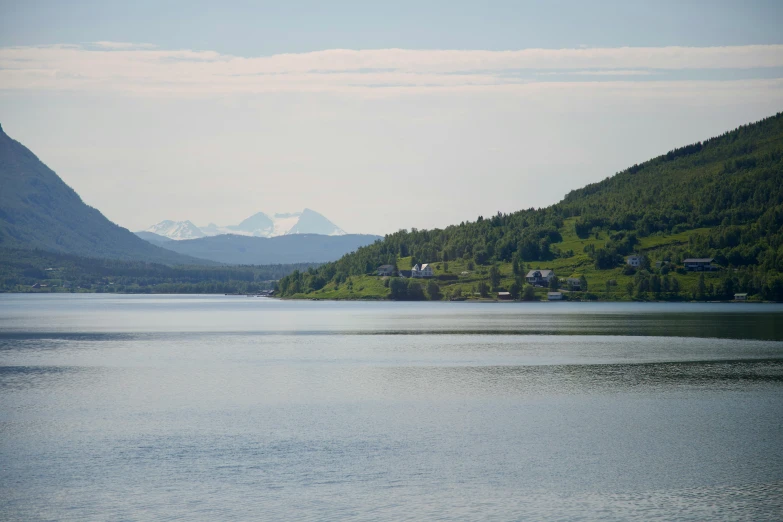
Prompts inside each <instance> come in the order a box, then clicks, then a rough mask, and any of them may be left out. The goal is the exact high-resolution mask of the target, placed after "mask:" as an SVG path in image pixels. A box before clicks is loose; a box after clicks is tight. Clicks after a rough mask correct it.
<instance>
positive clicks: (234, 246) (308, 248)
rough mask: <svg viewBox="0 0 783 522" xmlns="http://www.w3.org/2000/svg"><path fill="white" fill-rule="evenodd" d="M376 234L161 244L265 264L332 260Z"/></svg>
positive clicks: (183, 251)
mask: <svg viewBox="0 0 783 522" xmlns="http://www.w3.org/2000/svg"><path fill="white" fill-rule="evenodd" d="M378 239H380V237H379V236H372V235H364V234H345V235H342V236H325V235H318V234H290V235H284V236H278V237H271V238H264V237H249V236H239V235H232V234H221V235H219V236H213V237H204V238H201V239H191V240H183V241H169V242H167V243H163V245H164V246H165V248H169V249H171V250H173V251H175V252H179V253H180V254H185V255H188V256H195V257H199V258H203V259H211V260H213V261H217V262H219V263H228V264H239V265H268V264H285V263H321V262H326V261H334V260H335V259H338V258H340V257H341V256H343V255H345V254H347V253H348V252H352V251H354V250H356V249H357V248H359V247H362V246H366V245H369V244H371V243H373V242H374V241H377V240H378Z"/></svg>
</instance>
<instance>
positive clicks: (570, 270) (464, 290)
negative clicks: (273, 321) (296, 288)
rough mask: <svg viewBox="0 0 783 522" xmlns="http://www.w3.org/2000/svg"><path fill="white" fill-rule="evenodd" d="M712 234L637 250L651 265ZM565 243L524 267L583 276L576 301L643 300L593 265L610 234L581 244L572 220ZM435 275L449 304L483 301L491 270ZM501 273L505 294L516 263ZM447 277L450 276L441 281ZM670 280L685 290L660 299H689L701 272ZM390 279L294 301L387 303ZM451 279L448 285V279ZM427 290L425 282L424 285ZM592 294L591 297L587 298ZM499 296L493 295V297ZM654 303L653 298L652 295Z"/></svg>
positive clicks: (457, 263)
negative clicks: (592, 253)
mask: <svg viewBox="0 0 783 522" xmlns="http://www.w3.org/2000/svg"><path fill="white" fill-rule="evenodd" d="M708 230H709V229H695V230H689V231H687V232H682V233H679V234H672V235H659V236H650V237H645V238H641V239H640V243H639V245H638V247H637V249H636V250H637V251H638V252H639V253H641V254H643V255H645V256H647V257H648V258H649V259H650V260H651V261H652V263H653V264H654V263H655V261H657V260H659V259H660V258H661V257H662V256H663V253H664V252H665V251H666V250H667V248H670V247H673V246H682V245H687V243H688V241H689V238H690V236H691V235H692V234H697V233H702V232H706V231H708ZM561 234H562V236H563V241H562V242H560V243H556V244H555V246H556V247H557V249H558V250H559V251H560V252H561V253H564V252H569V253H570V252H571V251H572V252H573V255H570V256H568V257H558V258H555V259H553V260H551V261H532V262H526V263H525V271H526V272H527V271H528V270H531V269H550V270H554V271H555V274H556V275H557V277H558V278H559V279H560V280H561V281H562V282H563V283H565V279H566V278H569V277H574V278H579V277H581V276H584V277H585V279H586V280H587V291H586V292H572V293H570V294H569V296H568V297H569V298H571V299H596V300H608V301H618V300H624V301H630V300H636V299H638V298H637V297H635V296H632V295H629V293H628V291H627V288H626V287H627V284H628V283H632V282H633V280H634V277H633V276H632V275H631V276H628V275H625V274H623V267H622V266H617V267H615V268H612V269H609V270H598V269H596V268H595V266H594V263H593V260H592V259H590V257H589V256H588V254H586V253H585V252H584V249H585V247H586V246H588V245H593V246H594V247H595V248H596V249H597V248H601V247H602V246H603V245H604V243H605V242H606V240H607V239H608V238H607V236H606V234H605V233H601V234H599V237H598V238H596V237H590V238H587V239H581V238H579V237H577V235H576V233H575V232H574V226H573V220H566V221H565V223H564V226H563V228H562V230H561ZM432 264H433V267H434V273H435V276H436V277H435V278H434V280H435V282H436V283H437V284H438V286H439V287H440V293H441V294H442V295H443V298H444V299H448V298H449V297H450V296H453V295H456V294H458V293H459V294H461V295H462V297H464V298H467V299H480V296H479V295H477V290H478V289H477V287H478V283H479V282H481V281H484V282H486V283H489V268H490V267H489V266H478V265H474V264H473V262H472V261H467V260H463V259H458V260H454V261H449V262H448V263H445V262H436V263H432ZM498 267H499V268H500V273H501V281H500V289H501V290H508V289H509V287H510V286H511V285H512V283H513V282H514V274H513V269H512V266H511V263H500V264H499V265H498ZM397 269H398V270H410V269H411V258H410V257H403V258H399V259H398V260H397ZM703 274H704V278H705V283H706V284H707V286H709V285H710V283H714V284H717V283H718V281H719V280H720V278H721V272H720V271H716V272H704V273H703ZM442 276H446V277H445V278H442ZM669 277H674V278H676V279H677V280H678V282H679V284H680V291H679V293H678V294H677V295H673V294H663V295H660V296H658V298H660V299H677V300H680V299H685V300H688V299H690V296H691V292H692V290H693V289H694V288H695V287H696V285H697V284H698V279H699V273H696V272H686V273H676V272H671V273H670V274H669ZM386 279H388V278H385V277H379V276H376V275H363V276H353V277H351V278H350V279H349V280H348V281H346V282H344V283H342V284H340V285H335V284H334V283H329V284H327V285H326V286H325V287H324V288H322V289H321V290H318V291H316V292H314V293H310V294H297V295H295V296H293V298H299V299H386V298H387V296H388V294H389V289H388V282H387V281H386ZM444 279H448V280H444ZM607 281H614V282H615V284H613V285H612V286H610V287H609V291H607ZM422 284H423V285H426V281H422ZM535 291H536V297H537V298H539V299H546V292H547V291H548V290H547V289H544V288H536V289H535ZM588 294H590V295H588ZM495 295H496V294H495V293H490V298H494V296H495ZM648 295H649V297H650V298H652V295H651V294H648Z"/></svg>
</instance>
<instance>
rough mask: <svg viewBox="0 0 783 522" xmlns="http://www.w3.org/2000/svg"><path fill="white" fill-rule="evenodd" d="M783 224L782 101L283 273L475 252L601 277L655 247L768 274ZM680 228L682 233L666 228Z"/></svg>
mask: <svg viewBox="0 0 783 522" xmlns="http://www.w3.org/2000/svg"><path fill="white" fill-rule="evenodd" d="M782 228H783V113H778V114H776V115H775V116H772V117H769V118H767V119H764V120H762V121H759V122H757V123H753V124H749V125H744V126H742V127H739V128H737V129H735V130H733V131H731V132H727V133H725V134H723V135H721V136H718V137H715V138H712V139H709V140H706V141H704V142H699V143H695V144H692V145H688V146H685V147H682V148H678V149H675V150H672V151H670V152H668V153H667V154H664V155H662V156H659V157H657V158H654V159H652V160H650V161H647V162H644V163H641V164H638V165H633V166H632V167H630V168H628V169H626V170H624V171H622V172H620V173H618V174H616V175H615V176H612V177H610V178H607V179H605V180H603V181H601V182H599V183H594V184H591V185H588V186H586V187H584V188H581V189H578V190H574V191H572V192H570V193H569V194H567V195H566V196H565V198H564V199H563V200H562V201H561V202H560V203H558V204H555V205H553V206H551V207H547V208H543V209H529V210H521V211H518V212H515V213H512V214H497V215H495V216H492V217H490V218H487V219H484V218H482V217H479V218H478V220H477V221H475V222H470V223H461V224H459V225H454V226H450V227H447V228H445V229H443V230H440V229H435V230H412V231H400V232H396V233H394V234H390V235H387V236H386V237H385V238H384V240H383V241H379V242H377V243H375V244H373V245H370V246H367V247H364V248H361V249H359V250H358V251H356V252H354V253H352V254H349V255H346V256H345V257H343V258H342V259H340V260H338V261H336V262H334V263H329V264H327V265H323V266H322V267H320V268H319V269H318V270H312V271H310V272H309V273H305V274H300V273H294V274H292V275H291V276H288V277H287V278H284V279H283V280H281V282H280V290H281V292H282V293H283V295H294V294H301V293H312V292H314V291H317V290H319V289H323V288H324V287H325V286H327V285H331V286H328V287H327V288H326V290H330V289H332V288H333V287H334V286H337V287H339V285H340V283H342V282H343V281H346V280H348V279H349V278H351V277H357V276H362V275H368V274H372V273H373V272H374V270H375V269H376V268H377V267H378V266H379V265H382V264H397V265H398V267H399V264H400V260H405V264H408V263H416V262H424V263H439V262H440V263H442V262H444V261H445V262H447V263H448V261H451V262H452V265H454V263H455V262H457V261H465V262H468V260H469V261H470V262H471V264H472V265H475V266H476V267H479V268H476V270H475V271H476V272H477V273H481V272H482V270H481V268H480V267H481V266H492V265H498V266H499V267H500V269H501V270H500V271H501V274H503V275H506V274H505V273H504V271H503V268H504V266H506V267H509V269H510V267H511V266H512V264H513V265H515V266H516V270H515V272H518V271H519V267H520V266H522V265H526V266H528V267H534V266H535V267H542V268H543V267H547V266H553V267H559V268H560V270H559V274H558V275H560V276H561V277H562V276H566V277H567V276H570V275H573V274H581V275H585V274H586V273H587V275H588V277H587V279H588V280H589V279H590V278H591V277H594V278H597V280H601V281H603V279H605V277H603V278H602V277H599V275H598V274H593V273H592V271H600V270H616V271H617V270H620V269H621V267H622V264H623V257H622V256H623V255H626V254H628V253H631V252H633V251H638V250H650V254H651V257H656V256H657V259H659V260H660V261H661V262H670V263H672V266H673V267H674V265H676V261H678V260H680V261H681V258H682V257H683V256H685V255H691V256H693V257H714V258H715V259H716V263H717V264H718V265H720V266H722V267H724V268H727V269H728V268H730V267H731V268H742V269H745V270H755V271H756V272H754V274H756V275H758V271H759V270H761V271H763V274H764V275H763V277H764V278H768V277H771V278H774V277H776V274H778V273H780V272H783V249H781V244H782V243H783V235H782V234H781V229H782ZM674 236H677V240H676V241H675V240H673V239H672V240H669V239H667V238H671V237H674ZM667 245H668V247H667ZM663 247H667V250H665V251H661V248H663ZM656 249H657V250H656ZM652 254H655V255H654V256H653V255H652ZM586 257H587V258H589V259H586ZM408 258H410V260H408ZM565 271H567V273H564V272H565ZM443 272H444V273H446V274H448V271H447V270H445V271H443ZM588 272H590V273H588ZM768 272H769V276H768V274H767V273H768ZM516 275H517V280H518V279H519V278H518V274H516ZM626 275H627V274H626ZM441 279H442V278H441ZM458 279H459V278H457V281H456V282H455V283H454V284H457V283H459V280H458ZM764 280H765V281H766V279H764ZM439 281H440V279H439ZM474 281H475V280H474ZM439 284H440V283H439ZM764 284H766V283H764ZM502 285H503V282H502V281H501V283H500V284H495V285H493V286H496V287H498V288H501V287H502ZM445 286H448V285H445ZM506 286H508V284H507V285H506ZM444 289H445V288H444V285H442V288H441V290H444ZM607 289H608V287H607ZM322 292H324V290H322Z"/></svg>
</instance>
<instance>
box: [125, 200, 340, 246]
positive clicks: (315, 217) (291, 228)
mask: <svg viewBox="0 0 783 522" xmlns="http://www.w3.org/2000/svg"><path fill="white" fill-rule="evenodd" d="M143 232H151V233H153V234H156V235H158V236H163V237H166V238H168V239H173V240H175V241H182V240H187V239H199V238H202V237H209V236H218V235H221V234H234V235H239V236H252V237H266V238H269V237H278V236H285V235H292V234H320V235H324V236H343V235H345V231H344V230H343V229H341V228H340V227H338V226H337V225H335V224H334V223H332V222H331V221H329V220H328V219H327V218H326V217H324V216H323V215H322V214H319V213H318V212H316V211H314V210H310V209H309V208H306V209H304V210H303V211H301V212H291V213H287V214H274V215H272V216H271V217H270V216H269V215H267V214H265V213H263V212H258V213H257V214H253V215H252V216H250V217H249V218H247V219H245V220H244V221H242V222H241V223H240V224H238V225H228V226H219V225H216V224H214V223H210V224H209V225H207V226H204V227H198V226H196V225H194V224H193V222H192V221H171V220H165V221H161V222H160V223H158V224H156V225H152V226H151V227H149V228H148V229H146V230H144V231H143ZM139 236H140V237H145V236H141V234H139ZM145 239H150V237H149V236H147V237H145ZM153 241H154V239H153Z"/></svg>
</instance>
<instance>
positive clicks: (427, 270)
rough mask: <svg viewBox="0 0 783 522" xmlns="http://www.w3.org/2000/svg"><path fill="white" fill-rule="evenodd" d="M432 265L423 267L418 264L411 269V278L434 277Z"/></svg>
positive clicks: (425, 264)
mask: <svg viewBox="0 0 783 522" xmlns="http://www.w3.org/2000/svg"><path fill="white" fill-rule="evenodd" d="M433 275H434V274H433V273H432V265H430V264H427V263H424V264H423V265H419V264H417V265H416V266H414V267H413V268H412V269H411V277H432V276H433Z"/></svg>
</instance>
